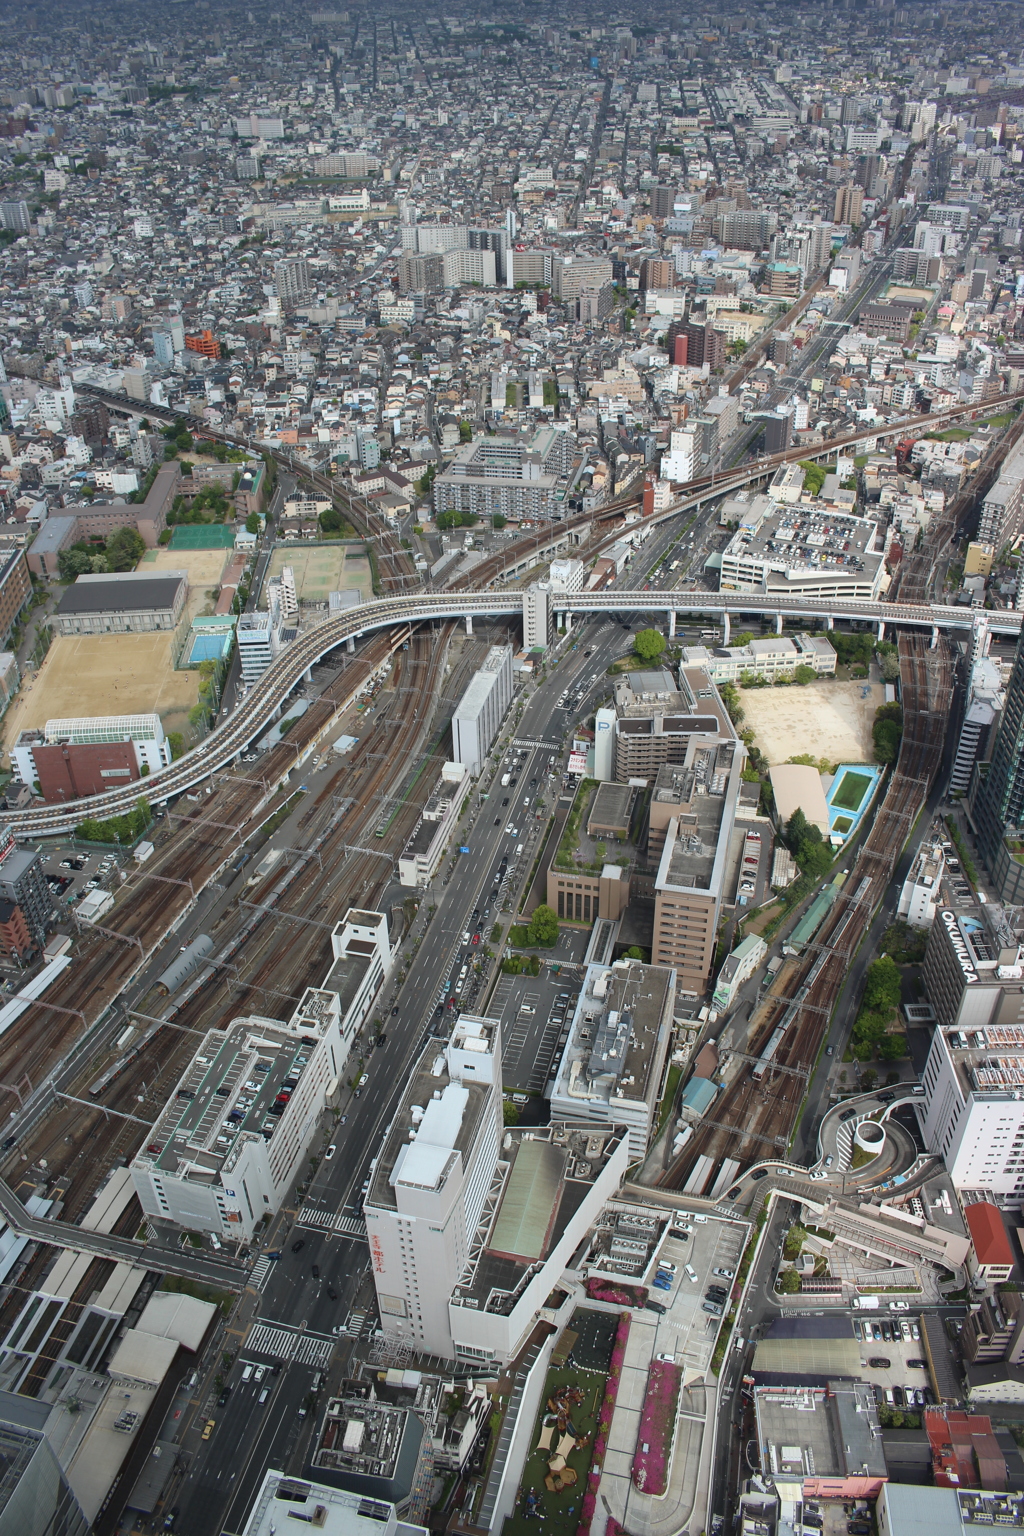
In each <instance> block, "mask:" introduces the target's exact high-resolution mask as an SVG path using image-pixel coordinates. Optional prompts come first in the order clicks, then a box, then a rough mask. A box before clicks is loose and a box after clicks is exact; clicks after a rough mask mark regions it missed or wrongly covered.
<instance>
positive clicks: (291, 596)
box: [281, 565, 299, 620]
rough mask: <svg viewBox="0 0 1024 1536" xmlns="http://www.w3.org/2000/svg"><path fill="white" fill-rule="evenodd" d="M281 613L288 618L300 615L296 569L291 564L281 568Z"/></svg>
mask: <svg viewBox="0 0 1024 1536" xmlns="http://www.w3.org/2000/svg"><path fill="white" fill-rule="evenodd" d="M281 613H282V615H283V616H284V618H285V619H286V620H288V619H294V618H297V617H298V613H299V598H298V593H297V592H296V590H295V571H294V568H293V567H292V566H290V565H286V566H283V567H282V569H281Z"/></svg>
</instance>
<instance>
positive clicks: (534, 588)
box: [523, 581, 551, 651]
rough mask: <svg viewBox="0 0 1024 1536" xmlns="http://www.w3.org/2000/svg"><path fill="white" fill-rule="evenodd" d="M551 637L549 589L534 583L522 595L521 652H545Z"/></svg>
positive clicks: (540, 582) (546, 585) (544, 585)
mask: <svg viewBox="0 0 1024 1536" xmlns="http://www.w3.org/2000/svg"><path fill="white" fill-rule="evenodd" d="M550 637H551V588H550V586H549V584H548V583H547V582H546V581H535V582H532V583H531V584H530V586H528V587H527V588H526V591H525V592H524V593H523V650H524V651H535V650H541V651H546V650H547V648H548V640H549V639H550Z"/></svg>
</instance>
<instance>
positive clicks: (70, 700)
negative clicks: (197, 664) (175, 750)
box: [3, 630, 200, 746]
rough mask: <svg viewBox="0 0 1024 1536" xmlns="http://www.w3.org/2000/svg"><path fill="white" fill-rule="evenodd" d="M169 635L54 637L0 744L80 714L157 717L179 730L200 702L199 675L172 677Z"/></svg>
mask: <svg viewBox="0 0 1024 1536" xmlns="http://www.w3.org/2000/svg"><path fill="white" fill-rule="evenodd" d="M172 638H173V632H172V631H169V630H161V631H159V632H157V633H154V634H142V635H57V636H55V637H54V640H53V644H52V645H51V646H50V649H49V651H48V652H47V653H46V658H45V660H44V661H43V665H42V666H41V668H40V669H39V672H38V673H37V674H36V676H35V678H34V679H32V678H29V679H27V680H26V681H25V682H24V683H23V684H22V686H21V690H20V691H19V693H18V696H17V698H16V699H15V701H14V703H13V704H12V706H11V708H10V709H9V710H8V712H7V715H6V718H5V719H4V732H3V739H4V745H5V746H10V745H11V743H12V742H14V741H16V740H17V738H18V733H19V731H26V730H31V729H35V728H39V727H42V726H44V725H45V724H46V722H47V720H60V719H67V718H68V717H72V718H74V717H76V716H81V715H148V714H156V715H159V716H160V718H161V720H162V721H163V726H164V730H165V731H177V730H182V729H184V728H185V727H186V725H187V719H188V711H189V710H190V709H191V707H192V705H193V704H195V702H196V700H197V699H198V697H199V682H200V678H199V673H198V672H175V671H174V668H173V666H172V664H171V640H172Z"/></svg>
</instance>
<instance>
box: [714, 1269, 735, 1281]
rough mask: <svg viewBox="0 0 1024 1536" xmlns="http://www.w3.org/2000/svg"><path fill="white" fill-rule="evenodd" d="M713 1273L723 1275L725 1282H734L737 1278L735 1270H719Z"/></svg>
mask: <svg viewBox="0 0 1024 1536" xmlns="http://www.w3.org/2000/svg"><path fill="white" fill-rule="evenodd" d="M711 1273H712V1274H713V1275H721V1276H722V1278H723V1279H725V1280H732V1279H733V1278H734V1277H735V1274H736V1271H735V1270H734V1269H722V1268H717V1269H713V1270H712V1271H711Z"/></svg>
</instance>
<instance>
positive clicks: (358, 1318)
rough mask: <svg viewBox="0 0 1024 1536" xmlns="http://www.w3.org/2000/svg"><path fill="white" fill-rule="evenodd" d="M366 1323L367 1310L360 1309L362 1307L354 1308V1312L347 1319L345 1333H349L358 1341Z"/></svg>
mask: <svg viewBox="0 0 1024 1536" xmlns="http://www.w3.org/2000/svg"><path fill="white" fill-rule="evenodd" d="M365 1322H366V1312H365V1310H364V1309H362V1308H360V1307H353V1308H352V1311H351V1312H350V1313H349V1315H348V1319H347V1321H346V1323H345V1331H346V1332H347V1333H350V1334H351V1335H352V1337H353V1338H354V1339H358V1337H359V1335H360V1334H361V1333H362V1331H363V1324H364V1323H365Z"/></svg>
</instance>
